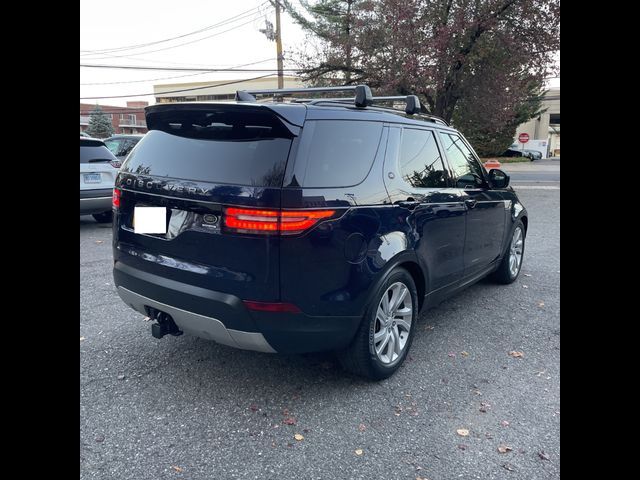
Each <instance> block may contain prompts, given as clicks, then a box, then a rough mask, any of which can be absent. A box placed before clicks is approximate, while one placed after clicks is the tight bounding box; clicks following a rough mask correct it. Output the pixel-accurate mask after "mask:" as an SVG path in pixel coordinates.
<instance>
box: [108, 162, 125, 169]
mask: <svg viewBox="0 0 640 480" xmlns="http://www.w3.org/2000/svg"><path fill="white" fill-rule="evenodd" d="M109 163H110V164H111V166H112V167H113V168H120V167H121V166H122V162H121V161H120V160H111V161H110V162H109Z"/></svg>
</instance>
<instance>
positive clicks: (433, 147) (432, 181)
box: [399, 128, 447, 188]
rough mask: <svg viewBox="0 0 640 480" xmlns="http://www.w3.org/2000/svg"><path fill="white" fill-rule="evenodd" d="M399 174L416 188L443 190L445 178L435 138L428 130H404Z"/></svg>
mask: <svg viewBox="0 0 640 480" xmlns="http://www.w3.org/2000/svg"><path fill="white" fill-rule="evenodd" d="M399 163H400V174H401V175H402V178H403V179H404V181H405V182H407V183H408V184H409V185H411V186H412V187H418V188H444V187H446V186H447V176H446V174H445V169H444V164H443V163H442V156H441V155H440V150H438V145H437V144H436V137H435V136H434V134H433V132H431V131H428V130H417V129H413V128H405V129H404V130H403V132H402V142H401V144H400V159H399Z"/></svg>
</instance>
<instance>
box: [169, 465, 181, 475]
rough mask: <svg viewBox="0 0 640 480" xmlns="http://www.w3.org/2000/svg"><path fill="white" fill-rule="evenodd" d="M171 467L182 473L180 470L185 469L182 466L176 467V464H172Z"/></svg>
mask: <svg viewBox="0 0 640 480" xmlns="http://www.w3.org/2000/svg"><path fill="white" fill-rule="evenodd" d="M171 468H173V469H174V470H175V471H176V472H178V473H180V472H182V471H183V470H182V468H180V467H176V466H175V465H172V466H171Z"/></svg>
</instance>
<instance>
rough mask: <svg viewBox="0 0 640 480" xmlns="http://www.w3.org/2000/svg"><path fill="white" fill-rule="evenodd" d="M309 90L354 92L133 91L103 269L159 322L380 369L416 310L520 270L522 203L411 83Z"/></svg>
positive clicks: (400, 347)
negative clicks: (136, 96)
mask: <svg viewBox="0 0 640 480" xmlns="http://www.w3.org/2000/svg"><path fill="white" fill-rule="evenodd" d="M318 90H322V91H324V90H352V91H354V93H355V97H354V98H346V99H344V98H338V99H336V98H334V99H321V98H319V99H307V100H304V99H298V100H296V101H294V102H288V103H285V102H282V101H269V102H267V103H264V102H258V101H256V97H257V96H258V95H263V94H267V95H278V98H277V100H282V97H281V96H284V95H293V94H297V93H299V92H297V91H293V90H275V91H256V92H238V94H237V96H236V101H234V102H228V103H174V104H159V105H154V106H150V107H147V108H146V119H147V125H148V128H149V133H148V134H147V135H146V136H145V137H144V138H143V139H142V140H141V141H140V142H139V143H138V145H137V147H136V148H135V150H134V151H133V152H132V153H131V154H130V155H129V157H128V158H127V160H126V161H125V162H124V164H123V165H122V168H121V171H120V174H119V175H118V178H117V180H116V188H115V189H114V196H113V205H114V213H115V215H114V221H113V233H114V235H113V253H114V279H115V285H116V287H117V290H118V293H119V295H120V297H121V298H122V299H123V300H124V302H125V303H127V304H128V305H130V306H131V307H132V308H134V309H135V310H137V311H138V312H140V313H142V314H143V315H146V316H148V317H151V318H152V319H154V320H155V321H156V322H155V323H154V324H153V325H152V333H153V335H154V336H155V337H158V338H161V337H162V336H164V335H166V334H173V335H180V334H182V333H183V332H186V333H189V334H192V335H196V336H198V337H202V338H206V339H211V340H214V341H216V342H218V343H222V344H225V345H229V346H233V347H237V348H243V349H249V350H257V351H261V352H286V353H303V352H313V351H321V350H335V351H337V352H338V355H339V357H340V359H341V361H342V364H343V365H344V366H345V368H347V369H348V370H350V371H352V372H355V373H357V374H360V375H363V376H366V377H369V378H373V379H381V378H386V377H388V376H390V375H391V374H392V373H393V372H394V371H395V370H397V369H398V367H399V366H400V364H401V363H402V362H403V361H404V359H405V357H406V356H407V352H408V350H409V347H410V345H411V341H412V339H413V336H414V334H415V331H416V328H415V325H416V322H417V317H418V313H419V312H420V311H421V310H424V309H426V308H428V307H429V306H432V305H434V304H437V303H439V302H440V301H442V300H443V299H444V298H445V297H447V296H449V295H451V294H453V293H455V292H457V291H459V290H460V289H461V288H463V287H466V286H468V285H470V284H472V283H473V282H476V281H477V280H479V279H481V278H483V277H485V276H487V275H489V274H491V275H492V276H493V277H494V278H495V280H496V281H498V282H500V283H510V282H513V281H514V280H515V279H516V277H517V276H518V274H519V272H520V267H521V265H522V256H523V252H524V242H525V235H526V232H527V224H528V219H527V212H526V210H525V208H524V207H523V205H522V204H521V203H520V201H519V200H518V197H517V196H516V194H515V193H514V191H513V189H512V188H510V187H509V186H508V183H509V177H508V176H507V175H506V174H505V173H504V172H502V171H500V170H492V171H490V172H489V173H487V172H486V171H485V169H484V168H483V166H482V164H481V163H480V161H479V160H478V157H477V156H476V154H475V153H474V151H473V149H472V148H471V147H470V145H469V144H468V143H467V142H466V140H465V139H464V137H463V136H462V135H461V134H460V133H459V132H457V131H456V130H455V129H453V128H451V127H449V126H448V125H447V124H446V123H445V122H444V121H442V120H440V119H438V118H436V117H432V116H429V115H425V114H421V113H420V106H419V102H418V100H417V97H415V96H407V97H379V98H376V97H372V96H371V91H370V90H369V88H368V87H367V86H364V85H363V86H357V87H334V88H333V89H318V88H315V89H302V91H303V92H309V93H310V94H314V95H315V94H317V91H318ZM400 101H402V102H403V103H406V107H405V108H404V110H402V109H400V110H398V109H396V108H393V106H397V104H398V102H400ZM380 102H383V103H388V102H392V105H393V106H391V107H382V106H376V104H379V103H380Z"/></svg>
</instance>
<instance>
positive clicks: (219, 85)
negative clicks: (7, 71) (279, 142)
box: [80, 73, 277, 100]
mask: <svg viewBox="0 0 640 480" xmlns="http://www.w3.org/2000/svg"><path fill="white" fill-rule="evenodd" d="M274 75H277V73H269V74H268V75H261V76H259V77H253V78H245V79H242V80H234V81H232V82H226V83H218V84H217V85H205V86H204V87H194V88H183V89H181V90H171V91H168V92H158V94H157V95H166V94H167V93H180V92H191V91H193V90H203V89H205V88H212V87H224V86H225V85H234V84H236V83H242V82H249V81H251V80H258V79H260V78H267V77H273V76H274ZM155 95H156V93H138V94H135V95H112V96H105V97H80V100H99V99H104V98H130V97H153V96H155Z"/></svg>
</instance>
